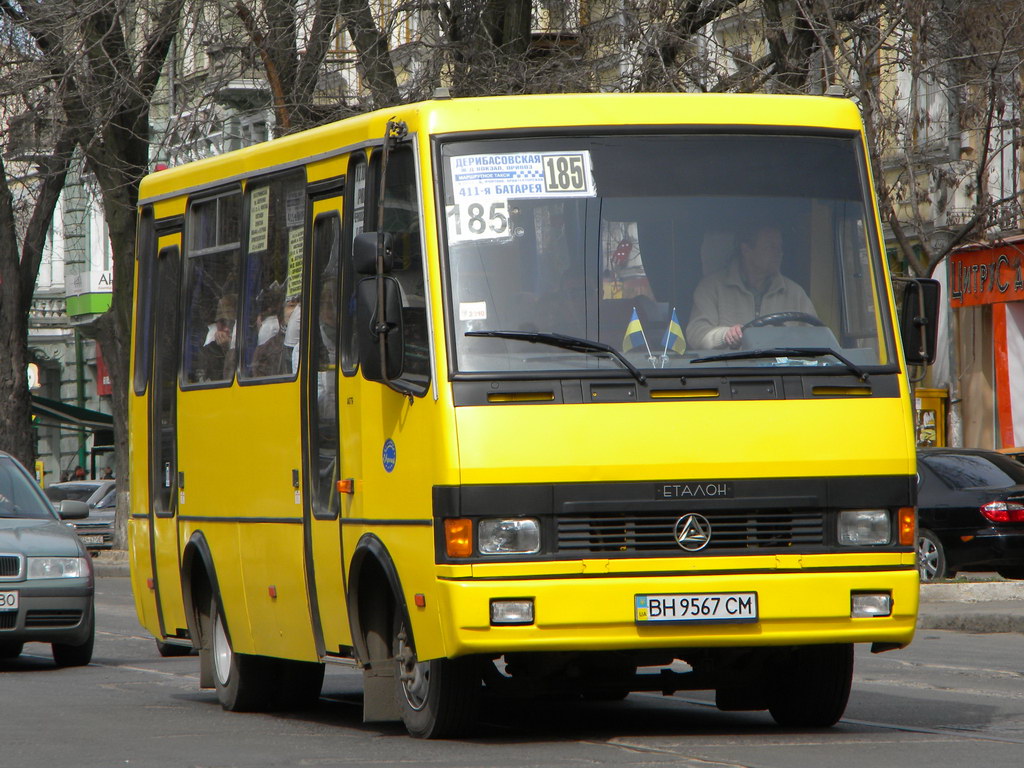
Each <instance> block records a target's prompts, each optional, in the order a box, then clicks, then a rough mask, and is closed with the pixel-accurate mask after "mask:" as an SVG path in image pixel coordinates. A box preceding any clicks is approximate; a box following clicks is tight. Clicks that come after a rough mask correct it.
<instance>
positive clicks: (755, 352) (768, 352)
mask: <svg viewBox="0 0 1024 768" xmlns="http://www.w3.org/2000/svg"><path fill="white" fill-rule="evenodd" d="M762 357H834V358H835V359H836V360H838V361H839V362H841V363H842V364H843V365H844V366H845V367H846V370H848V371H849V372H850V373H852V374H854V375H855V376H856V377H857V378H858V379H860V380H861V381H867V380H868V372H867V371H865V370H864V369H863V368H861V367H860V366H859V365H857V364H856V363H854V362H853V361H851V360H850V359H849V358H848V357H846V356H845V355H842V354H840V353H839V352H836V351H835V350H834V349H829V348H828V347H772V348H770V349H747V350H737V351H736V352H723V353H722V354H720V355H708V356H707V357H698V358H696V359H695V360H691V361H690V363H691V364H692V363H717V362H719V361H722V360H755V359H758V358H762Z"/></svg>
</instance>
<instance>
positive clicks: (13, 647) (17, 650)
mask: <svg viewBox="0 0 1024 768" xmlns="http://www.w3.org/2000/svg"><path fill="white" fill-rule="evenodd" d="M24 648H25V644H24V643H18V642H14V641H13V640H5V641H3V642H2V643H0V659H16V658H18V657H19V656H21V652H22V650H23V649H24Z"/></svg>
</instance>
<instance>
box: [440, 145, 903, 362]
mask: <svg viewBox="0 0 1024 768" xmlns="http://www.w3.org/2000/svg"><path fill="white" fill-rule="evenodd" d="M441 158H442V170H443V184H444V198H443V204H444V207H445V208H444V214H445V241H446V246H447V248H446V253H447V270H448V275H447V279H448V283H449V286H450V296H451V305H450V310H449V311H450V312H451V321H450V323H449V327H450V328H451V329H452V330H453V337H452V339H451V343H452V347H453V349H454V357H455V365H456V369H457V372H459V373H482V372H491V373H500V372H513V373H515V372H519V373H520V374H521V373H523V372H537V373H539V374H540V375H544V372H554V371H559V372H566V371H569V372H571V371H579V370H581V369H591V370H592V369H604V370H613V369H614V370H619V371H622V370H623V365H622V362H621V360H618V359H616V356H615V355H612V354H609V353H608V352H607V351H602V350H601V349H600V348H599V347H595V346H593V345H591V346H590V347H589V348H588V347H587V345H586V344H575V345H573V344H569V343H567V342H566V341H565V337H571V338H573V339H576V340H585V341H587V342H598V343H599V344H605V345H608V346H612V347H614V348H615V350H616V351H621V352H622V353H624V354H625V355H626V356H627V358H628V359H629V360H630V362H631V363H632V364H634V365H635V366H636V367H637V368H640V369H643V370H645V372H646V373H647V374H648V375H650V374H651V373H652V372H656V371H660V370H663V369H672V373H673V375H679V374H680V373H685V374H686V375H699V374H700V373H704V372H711V371H712V370H714V369H718V370H719V371H720V370H721V368H723V367H726V368H738V367H746V368H749V367H752V366H756V367H764V366H770V367H772V368H780V369H782V370H783V371H785V370H786V369H788V370H790V371H796V372H813V371H815V370H817V371H823V372H830V373H834V372H835V371H836V369H837V368H839V369H845V370H851V367H852V368H853V369H858V368H862V367H871V366H882V365H891V364H892V362H893V360H894V357H893V352H892V350H893V344H892V340H891V338H892V332H891V322H890V317H889V309H888V306H889V305H888V302H887V300H886V299H885V294H884V292H883V290H884V282H883V281H882V273H881V267H880V255H879V253H878V250H877V246H876V243H877V237H876V235H875V227H874V218H873V215H874V214H873V211H872V209H871V208H870V207H868V205H867V204H866V201H867V200H868V198H867V196H866V194H865V191H864V186H865V185H864V181H863V178H864V174H863V171H862V169H863V161H862V159H861V150H860V143H859V139H858V138H857V137H856V135H855V134H849V135H841V136H837V135H832V136H779V135H643V136H639V135H620V136H585V137H576V138H535V139H501V140H488V141H473V142H451V143H448V144H444V145H443V146H442V150H441ZM755 318H761V320H759V321H755V322H754V324H753V326H751V327H748V328H745V329H743V332H742V337H741V338H726V336H725V334H726V331H727V329H729V328H731V327H733V326H740V325H744V324H746V323H748V322H750V321H754V320H755ZM757 326H760V327H757ZM509 332H511V334H509ZM467 334H472V335H467ZM503 334H505V335H503ZM723 353H726V356H724V357H723V356H722V354H723ZM652 369H653V370H652ZM577 375H578V374H577Z"/></svg>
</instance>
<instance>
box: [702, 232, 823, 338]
mask: <svg viewBox="0 0 1024 768" xmlns="http://www.w3.org/2000/svg"><path fill="white" fill-rule="evenodd" d="M738 245H739V251H738V253H737V254H736V256H735V257H734V258H733V259H732V261H731V262H730V264H729V265H728V266H727V267H725V268H724V269H721V270H719V271H718V272H715V273H712V274H710V275H707V276H706V277H704V278H703V279H702V280H701V281H700V282H699V283H698V284H697V289H696V290H695V291H694V294H693V311H692V312H691V313H690V322H689V323H688V324H687V326H686V340H687V343H688V345H689V346H690V347H691V348H694V349H724V348H732V349H735V348H737V347H739V346H740V344H741V343H742V341H743V325H744V324H745V323H748V322H750V321H751V320H753V319H754V318H755V317H761V316H762V315H768V314H773V313H775V312H805V313H807V314H809V315H815V316H816V314H817V313H816V312H815V310H814V305H813V304H812V303H811V300H810V298H808V296H807V294H806V293H805V292H804V289H803V288H801V287H800V286H799V285H797V283H795V282H794V281H792V280H790V279H789V278H788V277H785V276H784V275H783V274H782V272H781V267H782V257H783V247H782V233H781V232H780V231H779V228H778V227H777V226H775V225H773V224H764V223H761V224H754V225H751V226H748V227H747V228H746V229H744V230H742V231H741V232H740V234H739V243H738Z"/></svg>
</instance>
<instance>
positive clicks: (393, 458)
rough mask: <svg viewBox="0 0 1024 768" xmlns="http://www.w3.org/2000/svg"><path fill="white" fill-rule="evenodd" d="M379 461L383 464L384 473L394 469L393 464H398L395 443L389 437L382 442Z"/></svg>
mask: <svg viewBox="0 0 1024 768" xmlns="http://www.w3.org/2000/svg"><path fill="white" fill-rule="evenodd" d="M381 461H382V462H383V464H384V471H385V472H391V471H392V470H394V468H395V464H397V463H398V448H396V447H395V441H394V440H392V439H391V438H390V437H389V438H388V439H387V440H385V441H384V450H383V451H381Z"/></svg>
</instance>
